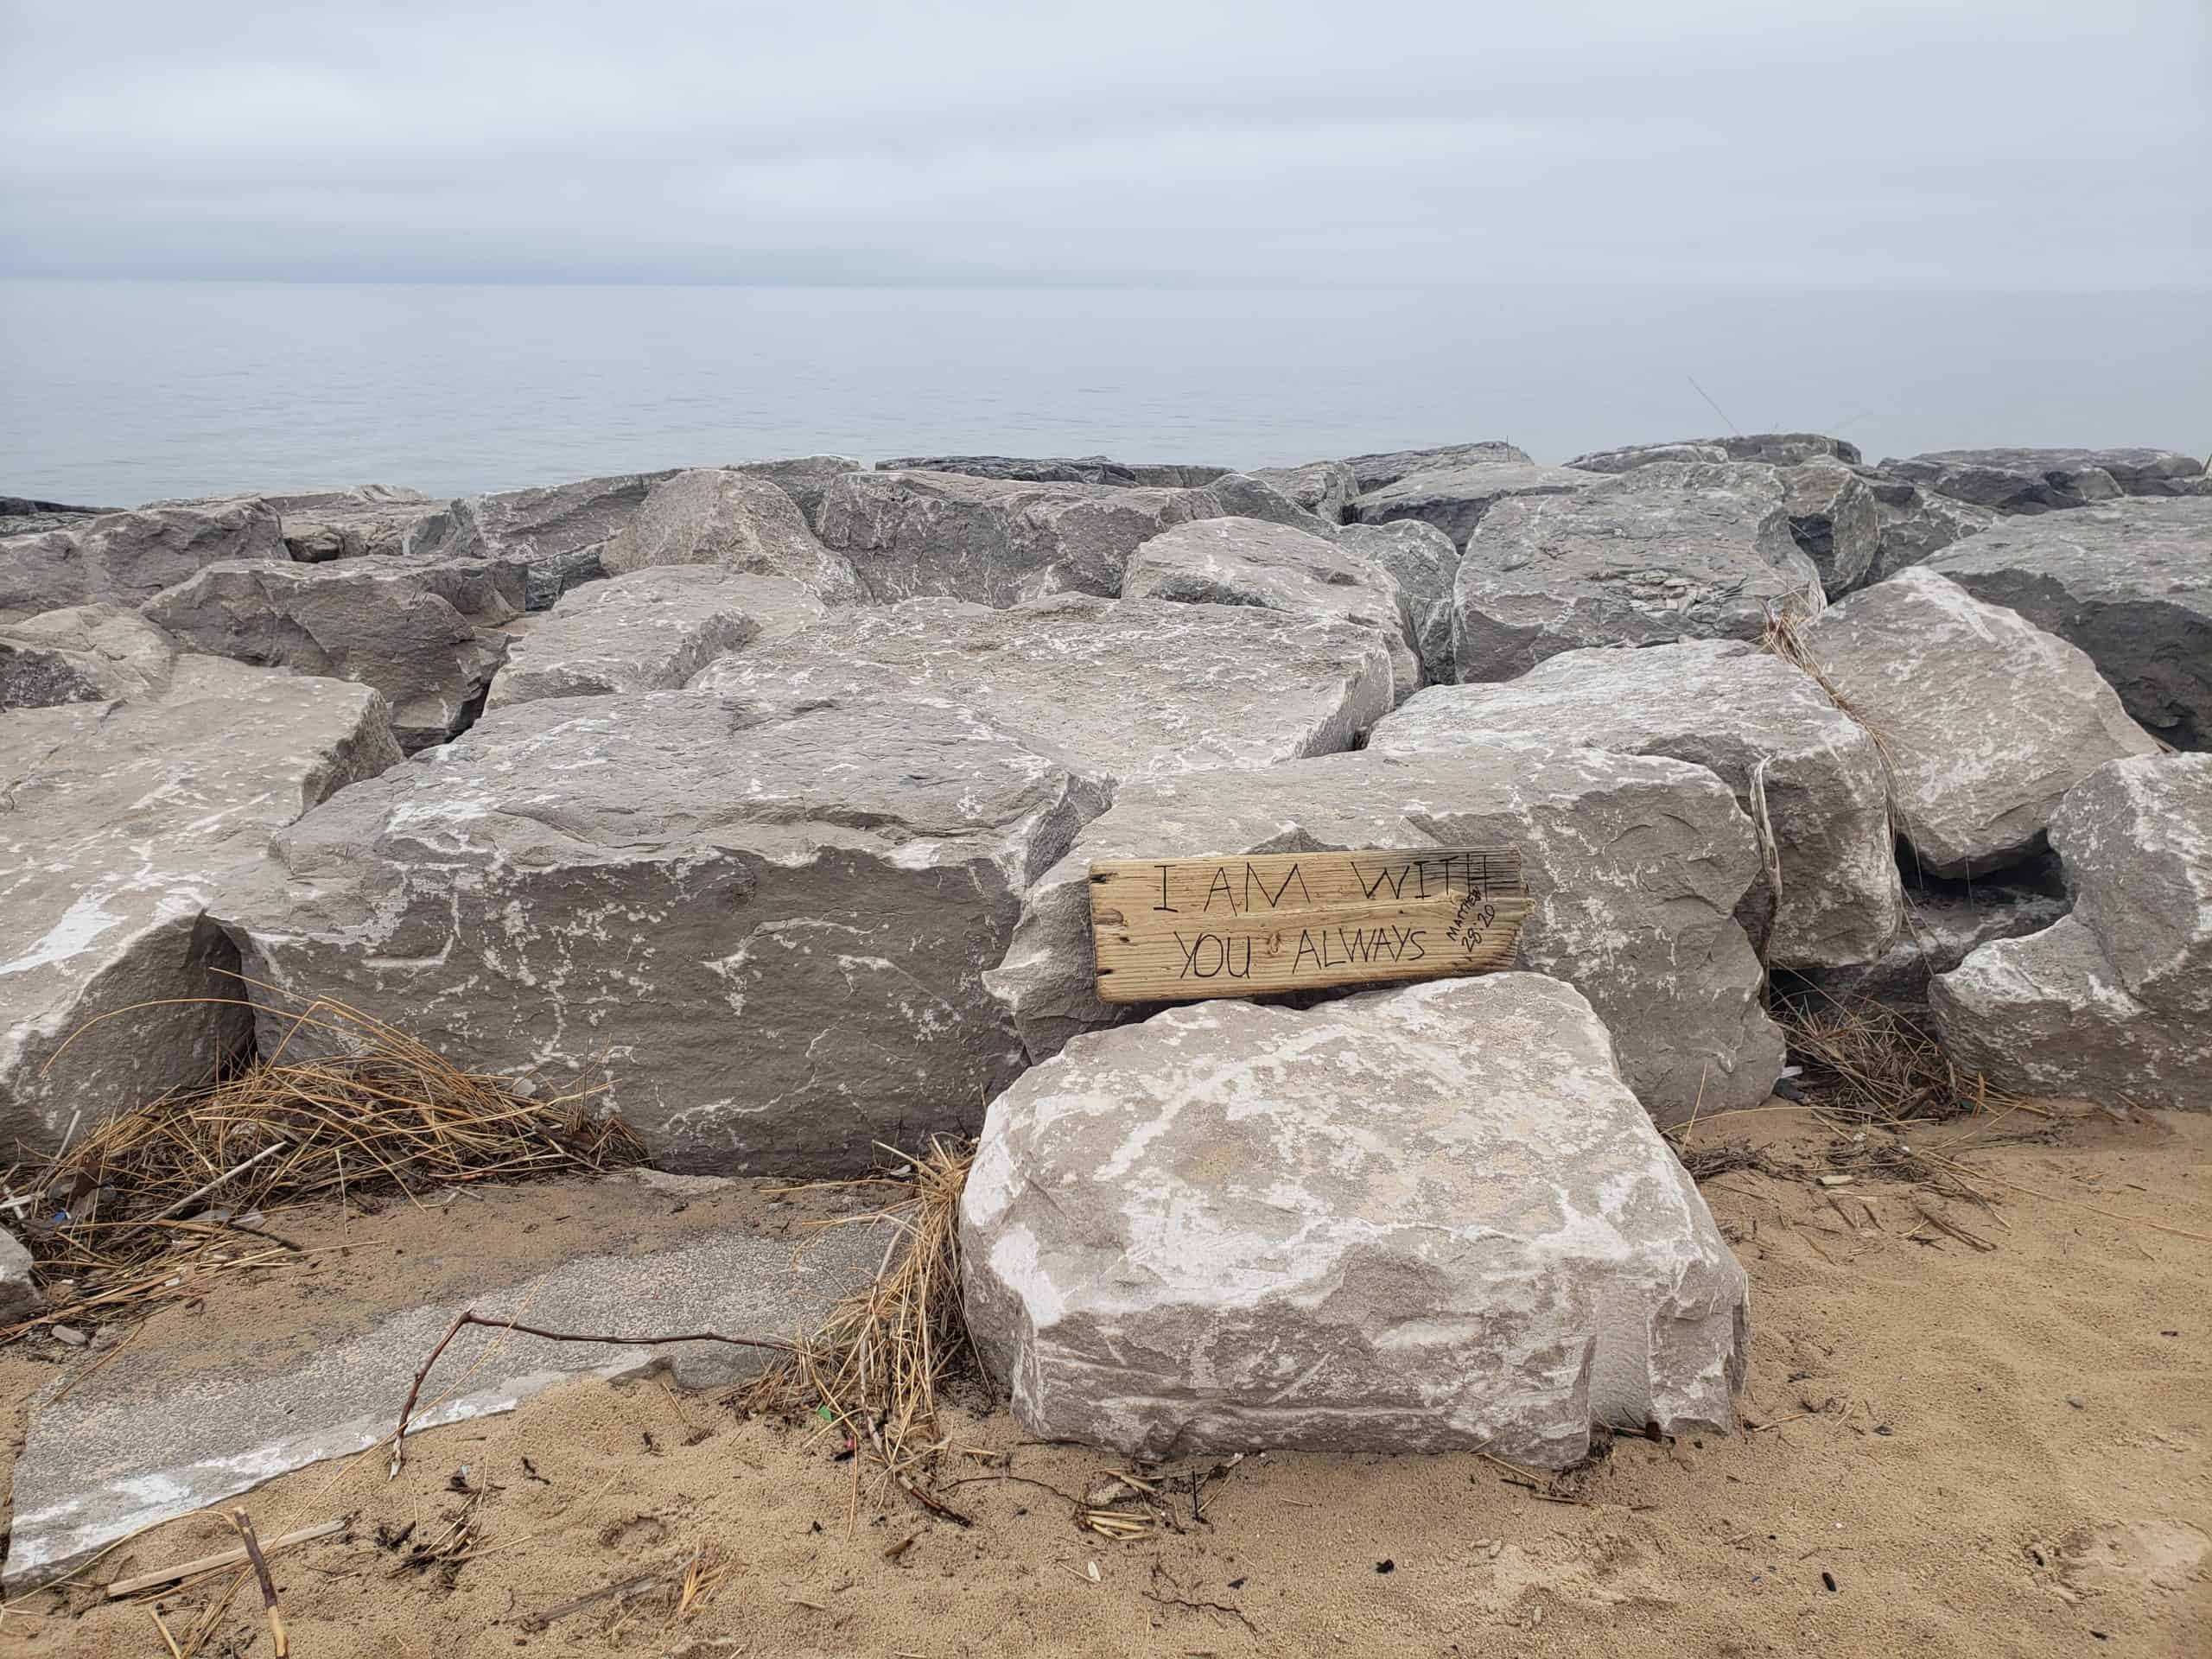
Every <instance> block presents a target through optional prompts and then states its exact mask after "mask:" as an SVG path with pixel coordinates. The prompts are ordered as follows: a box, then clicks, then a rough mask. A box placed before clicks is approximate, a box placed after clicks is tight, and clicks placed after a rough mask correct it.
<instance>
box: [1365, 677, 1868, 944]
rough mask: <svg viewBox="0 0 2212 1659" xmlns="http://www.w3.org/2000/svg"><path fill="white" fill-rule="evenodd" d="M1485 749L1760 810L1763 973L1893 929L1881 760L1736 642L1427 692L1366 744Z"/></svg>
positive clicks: (1842, 721) (1823, 699)
mask: <svg viewBox="0 0 2212 1659" xmlns="http://www.w3.org/2000/svg"><path fill="white" fill-rule="evenodd" d="M1498 738H1527V739H1532V740H1549V741H1554V742H1573V743H1579V744H1583V745H1586V746H1587V747H1591V748H1595V749H1604V750H1606V751H1608V752H1610V753H1616V754H1661V755H1668V756H1671V757H1672V758H1673V759H1675V760H1685V761H1688V762H1689V763H1690V764H1692V765H1693V766H1706V767H1709V768H1710V769H1711V770H1712V771H1713V772H1716V773H1718V774H1719V777H1720V778H1721V779H1722V780H1723V781H1724V782H1726V784H1727V785H1728V786H1729V787H1730V788H1731V789H1732V790H1733V791H1735V794H1736V800H1737V804H1738V805H1739V806H1741V807H1742V808H1743V809H1744V810H1745V811H1746V812H1747V813H1750V814H1751V815H1752V817H1753V819H1754V821H1755V822H1756V819H1757V817H1758V813H1757V810H1756V807H1755V804H1756V802H1758V800H1760V799H1764V810H1765V811H1766V814H1767V816H1768V819H1769V822H1770V825H1771V834H1772V836H1773V844H1774V848H1775V852H1776V855H1777V861H1778V862H1779V865H1780V868H1781V872H1782V882H1781V892H1780V894H1779V898H1778V899H1777V897H1776V896H1775V895H1773V894H1771V893H1766V892H1765V891H1764V884H1761V886H1760V887H1758V888H1755V889H1754V892H1755V893H1758V901H1759V902H1758V912H1760V913H1759V914H1757V915H1755V916H1754V917H1752V918H1746V920H1747V922H1748V923H1749V924H1750V925H1749V927H1748V931H1750V932H1751V937H1752V938H1753V940H1754V941H1755V942H1758V941H1759V940H1761V939H1762V938H1763V939H1764V944H1765V947H1766V949H1765V955H1766V959H1767V961H1768V962H1769V963H1771V964H1773V965H1775V966H1777V967H1785V968H1825V967H1843V966H1847V965H1849V964H1852V963H1865V962H1869V961H1872V960H1873V959H1874V958H1875V957H1878V956H1879V955H1880V954H1881V953H1882V951H1883V950H1885V948H1886V947H1887V946H1888V944H1889V943H1890V941H1891V938H1892V936H1894V935H1895V933H1896V932H1897V925H1898V923H1899V920H1900V917H1901V912H1902V906H1903V895H1902V893H1901V892H1900V890H1899V887H1898V882H1897V861H1896V859H1895V858H1894V856H1893V855H1892V853H1891V833H1890V815H1889V802H1888V785H1887V781H1886V779H1885V777H1884V774H1883V770H1882V758H1881V755H1880V753H1879V752H1878V750H1877V749H1876V748H1875V747H1874V741H1873V740H1872V738H1871V737H1869V736H1868V735H1867V734H1866V730H1865V729H1864V728H1862V727H1860V726H1859V724H1858V723H1857V722H1856V721H1853V720H1852V719H1851V717H1850V716H1849V715H1846V714H1844V713H1843V712H1842V711H1841V710H1840V709H1838V708H1837V707H1836V706H1835V705H1834V703H1833V702H1830V701H1829V700H1828V698H1827V694H1825V693H1824V692H1822V691H1821V689H1820V687H1819V686H1818V685H1816V684H1815V683H1814V682H1813V680H1812V679H1811V677H1809V676H1808V675H1806V674H1804V673H1802V672H1801V671H1798V670H1797V669H1796V668H1795V667H1793V666H1791V665H1790V664H1788V663H1785V662H1783V661H1782V660H1781V659H1780V658H1776V657H1770V656H1769V655H1767V654H1766V653H1765V652H1762V651H1759V650H1757V649H1756V648H1754V647H1752V646H1751V645H1744V644H1741V643H1739V642H1738V641H1734V640H1726V641H1723V640H1690V641H1685V642H1683V643H1681V644H1680V645H1654V646H1652V647H1651V648H1650V649H1649V650H1646V651H1576V652H1565V653H1562V654H1561V655H1560V656H1557V657H1554V658H1550V659H1549V660H1548V661H1546V662H1543V663H1540V664H1537V666H1536V667H1535V668H1533V669H1531V670H1530V671H1529V672H1528V673H1527V674H1524V675H1522V677H1520V678H1519V679H1517V680H1510V681H1507V682H1506V683H1503V684H1502V685H1450V686H1435V687H1432V688H1431V689H1430V690H1427V691H1423V692H1421V694H1420V695H1419V696H1415V697H1414V699H1413V700H1412V701H1411V702H1408V703H1407V704H1406V705H1405V707H1404V708H1402V709H1399V710H1398V711H1397V712H1396V713H1395V714H1394V715H1390V716H1389V718H1388V719H1386V720H1384V721H1383V723H1382V724H1381V725H1379V726H1377V727H1376V728H1375V732H1374V734H1373V735H1372V736H1371V737H1370V739H1369V740H1368V747H1369V748H1370V750H1372V751H1375V752H1376V753H1384V754H1451V753H1460V752H1464V751H1475V752H1479V751H1480V750H1481V749H1482V748H1483V747H1484V746H1485V745H1486V744H1487V743H1489V742H1491V741H1495V740H1497V739H1498ZM1755 779H1756V780H1757V781H1758V789H1757V790H1755V789H1754V787H1753V785H1754V780H1755ZM1764 912H1771V915H1772V924H1771V928H1770V929H1769V928H1767V927H1766V926H1765V925H1763V924H1764Z"/></svg>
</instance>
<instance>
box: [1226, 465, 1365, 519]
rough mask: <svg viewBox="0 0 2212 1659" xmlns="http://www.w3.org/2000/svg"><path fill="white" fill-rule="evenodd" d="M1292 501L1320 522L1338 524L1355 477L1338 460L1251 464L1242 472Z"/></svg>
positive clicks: (1354, 490)
mask: <svg viewBox="0 0 2212 1659" xmlns="http://www.w3.org/2000/svg"><path fill="white" fill-rule="evenodd" d="M1245 476H1246V477H1248V478H1254V479H1257V480H1259V481H1260V482H1261V483H1262V484H1265V485H1267V486H1269V487H1270V488H1273V489H1275V490H1279V491H1281V493H1283V495H1285V496H1286V497H1287V498H1288V499H1291V500H1293V501H1294V502H1296V503H1297V504H1298V505H1300V506H1301V507H1303V508H1304V509H1305V510H1306V512H1310V513H1312V514H1313V516H1314V517H1315V518H1319V519H1320V520H1321V521H1322V522H1323V523H1324V524H1342V523H1344V514H1345V510H1346V509H1347V508H1348V507H1350V506H1351V499H1352V497H1354V496H1355V495H1357V494H1358V493H1359V480H1358V479H1357V476H1356V475H1355V474H1353V472H1352V469H1351V467H1348V466H1346V465H1345V464H1344V462H1343V461H1307V462H1306V464H1305V465H1304V466H1303V467H1253V468H1252V470H1251V471H1250V472H1249V473H1248V474H1245Z"/></svg>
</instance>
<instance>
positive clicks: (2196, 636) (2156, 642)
mask: <svg viewBox="0 0 2212 1659" xmlns="http://www.w3.org/2000/svg"><path fill="white" fill-rule="evenodd" d="M1986 522H1987V515H1985V523H1986ZM1929 569H1933V570H1936V571H1940V572H1941V573H1942V575H1946V576H1948V577H1949V578H1950V579H1951V580H1952V581H1953V582H1957V583H1958V584H1959V586H1960V587H1961V588H1965V589H1966V590H1967V592H1968V593H1970V594H1973V595H1974V597H1975V598H1976V599H1980V600H1986V601H1988V602H1989V603H1991V604H1993V605H2002V606H2004V607H2005V608H2006V609H2008V610H2013V611H2018V613H2020V614H2021V615H2022V616H2024V617H2025V618H2027V620H2029V621H2031V622H2032V623H2034V624H2035V625H2036V626H2037V627H2039V628H2041V629H2043V630H2044V631H2045V632H2049V633H2055V634H2056V635H2057V636H2058V637H2059V638H2060V639H2063V640H2065V641H2066V642H2067V643H2068V644H2069V645H2078V646H2080V647H2081V648H2082V650H2083V651H2085V652H2088V654H2089V660H2090V661H2092V662H2094V664H2096V665H2097V671H2098V672H2099V673H2100V674H2101V675H2103V676H2104V677H2105V678H2106V679H2107V681H2109V682H2110V683H2111V684H2112V687H2113V690H2115V691H2117V692H2119V693H2120V702H2122V703H2123V704H2124V705H2126V709H2127V712H2128V713H2129V714H2130V715H2133V717H2134V718H2135V719H2136V720H2137V721H2140V722H2141V723H2142V724H2143V725H2144V726H2145V727H2147V728H2149V729H2150V730H2151V731H2152V732H2154V733H2156V734H2158V736H2159V737H2161V738H2164V740H2165V741H2167V742H2169V743H2171V744H2172V745H2173V746H2174V747H2176V748H2181V749H2206V748H2212V499H2181V500H2147V501H2114V502H2111V503H2108V504H2107V505H2101V506H2093V507H2082V508H2079V509H2076V510H2075V511H2074V512H2066V513H2058V514H2050V513H2045V514H2043V515H2041V516H2039V517H2035V518H2001V519H1998V520H1996V521H1995V522H1994V523H1993V524H1989V527H1988V528H1986V529H1984V530H1983V531H1980V533H1979V534H1976V535H1971V536H1968V537H1966V538H1964V539H1962V540H1958V541H1955V542H1953V543H1952V544H1951V545H1949V546H1948V547H1946V548H1944V549H1943V550H1942V551H1941V552H1939V553H1937V554H1936V556H1934V557H1933V558H1932V559H1930V560H1929Z"/></svg>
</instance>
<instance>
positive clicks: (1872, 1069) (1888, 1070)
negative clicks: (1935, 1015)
mask: <svg viewBox="0 0 2212 1659" xmlns="http://www.w3.org/2000/svg"><path fill="white" fill-rule="evenodd" d="M1776 1017H1777V1020H1778V1022H1779V1023H1780V1025H1781V1027H1782V1029H1783V1035H1784V1036H1785V1037H1786V1038H1787V1039H1789V1052H1790V1056H1791V1058H1793V1059H1795V1060H1796V1061H1797V1062H1798V1063H1799V1064H1800V1065H1803V1066H1804V1067H1805V1075H1804V1079H1803V1084H1802V1088H1803V1090H1804V1092H1805V1094H1806V1096H1807V1097H1808V1099H1811V1100H1813V1101H1815V1103H1817V1104H1818V1105H1819V1106H1820V1107H1821V1108H1822V1109H1827V1110H1830V1111H1833V1112H1838V1113H1840V1114H1842V1115H1844V1116H1849V1117H1858V1118H1865V1119H1870V1120H1872V1121H1873V1122H1881V1123H1899V1122H1916V1121H1917V1122H1924V1121H1929V1120H1934V1121H1936V1122H1942V1121H1944V1120H1946V1119H1949V1118H1954V1117H1962V1116H1966V1115H1967V1114H1968V1113H1972V1112H1987V1111H2000V1110H2004V1109H2009V1108H2013V1107H2018V1106H2021V1105H2022V1104H2024V1103H2023V1102H2022V1100H2021V1099H2020V1098H2019V1097H2018V1096H2014V1095H2010V1094H2007V1093H2005V1091H2004V1090H2001V1089H1994V1088H1992V1087H1991V1086H1990V1085H1989V1084H1987V1083H1986V1082H1985V1081H1983V1079H1982V1077H1981V1076H1980V1073H1979V1072H1961V1071H1960V1070H1959V1069H1958V1068H1957V1067H1956V1066H1955V1065H1952V1064H1951V1062H1950V1061H1949V1059H1948V1058H1946V1057H1945V1055H1944V1053H1943V1050H1942V1045H1941V1044H1939V1043H1938V1042H1937V1041H1936V1039H1935V1038H1934V1037H1933V1036H1932V1035H1930V1034H1929V1033H1928V1032H1926V1031H1924V1030H1923V1029H1922V1028H1921V1027H1919V1026H1918V1025H1916V1023H1914V1022H1913V1021H1912V1020H1909V1019H1907V1018H1906V1017H1905V1016H1904V1014H1902V1013H1900V1012H1899V1011H1898V1010H1897V1009H1895V1008H1892V1007H1886V1006H1885V1005H1883V1004H1881V1003H1878V1002H1871V1001H1852V1002H1844V1001H1838V1000H1836V999H1834V998H1828V999H1827V1000H1826V1001H1825V1002H1824V1003H1822V1004H1821V1005H1817V1006H1814V1005H1799V1006H1796V1007H1791V1006H1789V1005H1786V1004H1785V1005H1784V1006H1783V1007H1782V1008H1780V1009H1778V1010H1777V1016H1776Z"/></svg>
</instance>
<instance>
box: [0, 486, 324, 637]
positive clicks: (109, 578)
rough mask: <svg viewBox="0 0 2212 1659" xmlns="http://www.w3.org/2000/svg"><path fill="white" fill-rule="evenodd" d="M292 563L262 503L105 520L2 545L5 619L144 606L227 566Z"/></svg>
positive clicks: (185, 507)
mask: <svg viewBox="0 0 2212 1659" xmlns="http://www.w3.org/2000/svg"><path fill="white" fill-rule="evenodd" d="M7 523H8V521H7V520H5V519H0V528H4V526H5V525H6V524H7ZM290 557H291V555H290V554H289V552H288V551H287V550H286V549H285V546H284V535H283V521H282V520H281V519H279V518H278V517H277V512H276V509H274V508H273V507H271V506H270V505H269V504H268V503H267V502H265V501H263V500H261V499H258V498H256V497H246V498H242V499H237V500H225V501H210V502H204V503H180V504H177V505H168V506H151V507H142V508H139V509H137V510H136V511H133V512H104V513H101V514H99V516H97V517H95V518H87V519H84V520H81V521H78V522H75V523H73V524H70V525H69V526H68V527H67V528H66V529H57V530H51V531H44V532H42V533H38V534H30V535H17V536H9V537H0V614H5V613H8V612H10V611H13V612H17V613H26V614H28V613H35V612H38V611H53V610H60V608H62V607H64V606H68V605H83V604H86V603H90V602H92V601H103V600H105V601H113V602H115V603H117V604H122V605H138V604H143V602H144V601H147V600H149V599H151V598H152V597H153V596H154V595H155V594H158V593H160V592H161V591H162V588H168V587H172V586H174V585H175V583H177V582H182V581H184V580H186V579H187V578H188V577H189V576H191V575H193V574H194V572H196V571H198V570H200V569H202V568H203V567H205V566H207V565H210V564H213V563H217V562H218V561H220V560H226V559H273V560H277V561H279V562H283V561H287V560H289V558H290Z"/></svg>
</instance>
